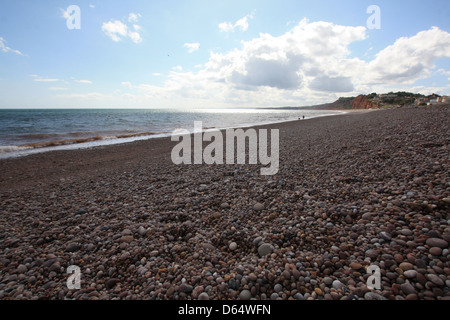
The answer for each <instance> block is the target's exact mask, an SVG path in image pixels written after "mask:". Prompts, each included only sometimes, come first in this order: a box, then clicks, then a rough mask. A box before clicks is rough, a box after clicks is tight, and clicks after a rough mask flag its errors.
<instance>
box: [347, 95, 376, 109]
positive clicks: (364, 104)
mask: <svg viewBox="0 0 450 320" xmlns="http://www.w3.org/2000/svg"><path fill="white" fill-rule="evenodd" d="M351 105H352V109H378V108H379V106H378V105H377V104H376V103H373V102H371V101H369V100H367V98H366V97H365V96H363V95H360V96H357V97H356V98H355V99H353V100H352V102H351Z"/></svg>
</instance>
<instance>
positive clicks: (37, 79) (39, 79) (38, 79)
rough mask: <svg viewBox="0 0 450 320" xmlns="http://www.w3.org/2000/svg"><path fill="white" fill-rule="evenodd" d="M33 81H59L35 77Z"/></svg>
mask: <svg viewBox="0 0 450 320" xmlns="http://www.w3.org/2000/svg"><path fill="white" fill-rule="evenodd" d="M34 81H36V82H58V81H61V80H60V79H42V78H35V79H34Z"/></svg>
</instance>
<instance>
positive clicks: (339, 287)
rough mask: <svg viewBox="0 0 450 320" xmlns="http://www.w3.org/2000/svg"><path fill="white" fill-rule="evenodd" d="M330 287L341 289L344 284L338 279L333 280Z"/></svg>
mask: <svg viewBox="0 0 450 320" xmlns="http://www.w3.org/2000/svg"><path fill="white" fill-rule="evenodd" d="M332 287H333V288H334V289H336V290H342V288H343V287H344V285H343V284H342V282H340V281H339V280H334V281H333V284H332Z"/></svg>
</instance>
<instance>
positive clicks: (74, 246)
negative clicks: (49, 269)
mask: <svg viewBox="0 0 450 320" xmlns="http://www.w3.org/2000/svg"><path fill="white" fill-rule="evenodd" d="M80 249H81V246H80V245H79V244H78V243H71V244H69V245H68V246H67V248H66V251H67V252H75V251H78V250H80Z"/></svg>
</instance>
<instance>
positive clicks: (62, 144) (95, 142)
mask: <svg viewBox="0 0 450 320" xmlns="http://www.w3.org/2000/svg"><path fill="white" fill-rule="evenodd" d="M306 111H309V110H306ZM321 111H328V110H321ZM355 111H356V110H355ZM358 111H360V112H365V111H366V112H367V111H368V110H358ZM329 112H330V113H334V114H325V115H318V116H314V117H312V118H305V119H303V120H310V119H315V118H321V117H327V116H335V115H340V114H346V113H349V112H346V111H344V110H329ZM299 120H300V119H299ZM292 121H297V120H292V119H288V120H279V121H274V122H263V123H255V124H242V125H236V126H230V127H221V128H216V127H213V128H204V130H207V129H215V130H220V131H222V130H225V129H237V128H242V129H248V128H253V127H256V126H264V125H274V124H278V123H284V122H292ZM174 130H175V129H174ZM77 134H79V135H80V134H81V135H82V134H84V133H77ZM171 134H172V132H142V133H139V132H136V133H133V134H129V133H127V134H115V135H108V136H88V137H83V138H71V139H65V140H51V141H42V142H36V143H27V144H19V145H13V146H0V160H1V159H10V158H20V157H26V156H29V155H32V154H37V153H44V152H52V151H61V150H77V149H90V148H96V147H104V146H112V145H117V144H123V143H130V142H135V141H140V140H150V139H158V138H166V137H170V136H171ZM67 135H71V134H67ZM72 135H73V134H72Z"/></svg>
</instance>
